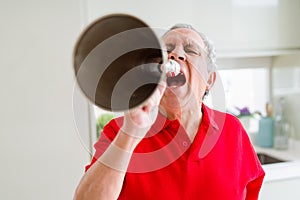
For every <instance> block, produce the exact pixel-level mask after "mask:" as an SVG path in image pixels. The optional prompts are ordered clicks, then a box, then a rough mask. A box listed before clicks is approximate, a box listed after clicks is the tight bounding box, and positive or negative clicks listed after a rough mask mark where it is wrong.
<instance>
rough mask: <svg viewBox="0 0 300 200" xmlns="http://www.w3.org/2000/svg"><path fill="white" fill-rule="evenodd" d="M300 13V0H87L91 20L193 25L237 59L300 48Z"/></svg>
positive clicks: (86, 9) (166, 26)
mask: <svg viewBox="0 0 300 200" xmlns="http://www.w3.org/2000/svg"><path fill="white" fill-rule="evenodd" d="M145 8H147V9H145ZM299 10H300V0H293V1H286V0H268V1H259V0H255V1H254V0H197V1H196V0H187V1H185V2H182V1H181V0H173V1H172V2H171V3H170V2H168V1H160V0H152V1H132V0H115V1H98V0H88V1H86V5H85V16H86V18H87V20H86V21H87V22H91V21H93V20H94V19H96V18H98V17H101V16H103V15H106V14H111V13H128V14H132V15H135V16H137V17H139V18H141V19H142V20H144V21H145V22H146V23H147V24H149V25H150V26H151V27H157V28H161V29H168V28H169V27H170V26H171V25H173V24H175V23H182V22H183V23H190V24H192V25H194V27H195V28H196V29H198V30H199V31H203V32H205V33H206V34H207V35H208V36H209V37H210V38H211V40H212V41H213V42H214V43H215V45H216V48H217V51H218V52H232V54H233V55H234V54H235V53H240V52H241V51H243V52H249V53H251V52H254V51H255V52H257V53H259V51H262V52H266V51H272V50H287V49H297V48H299V47H300V37H299V35H300V26H299V25H300V24H299V21H300V12H299Z"/></svg>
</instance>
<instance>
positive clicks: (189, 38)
mask: <svg viewBox="0 0 300 200" xmlns="http://www.w3.org/2000/svg"><path fill="white" fill-rule="evenodd" d="M163 41H164V43H165V44H168V43H175V44H176V43H187V44H189V43H193V44H196V45H197V46H199V47H200V48H201V49H203V50H207V47H206V45H205V44H204V42H203V39H202V38H201V36H200V35H199V34H198V33H197V32H196V31H194V30H192V29H189V28H176V29H173V30H171V31H169V32H167V33H166V34H165V35H164V37H163Z"/></svg>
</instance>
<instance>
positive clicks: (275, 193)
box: [259, 178, 300, 200]
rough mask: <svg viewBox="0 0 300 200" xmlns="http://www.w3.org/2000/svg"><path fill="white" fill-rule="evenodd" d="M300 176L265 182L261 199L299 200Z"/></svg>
mask: <svg viewBox="0 0 300 200" xmlns="http://www.w3.org/2000/svg"><path fill="white" fill-rule="evenodd" d="M299 185H300V178H295V179H287V180H280V181H272V182H267V183H264V184H263V186H262V189H261V191H260V196H259V200H269V199H272V200H282V199H288V200H298V199H300V190H299Z"/></svg>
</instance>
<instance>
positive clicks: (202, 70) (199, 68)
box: [188, 58, 209, 84]
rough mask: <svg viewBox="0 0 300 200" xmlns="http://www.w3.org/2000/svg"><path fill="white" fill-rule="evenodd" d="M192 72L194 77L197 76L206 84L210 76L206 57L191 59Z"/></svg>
mask: <svg viewBox="0 0 300 200" xmlns="http://www.w3.org/2000/svg"><path fill="white" fill-rule="evenodd" d="M188 62H189V63H190V74H191V76H192V78H197V79H198V80H200V81H201V82H202V83H204V84H206V83H207V81H208V78H209V73H208V68H207V62H206V60H205V59H202V58H201V59H199V58H197V59H189V60H188Z"/></svg>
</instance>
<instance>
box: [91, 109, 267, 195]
mask: <svg viewBox="0 0 300 200" xmlns="http://www.w3.org/2000/svg"><path fill="white" fill-rule="evenodd" d="M202 113H203V117H202V122H201V124H200V127H199V129H198V132H197V135H196V136H195V138H194V141H193V142H190V139H189V137H188V136H187V134H186V132H185V130H184V128H183V127H182V126H181V125H180V123H179V121H178V120H172V121H171V120H168V119H166V118H165V117H164V116H162V115H161V114H158V117H157V119H156V122H155V123H154V125H153V126H152V128H151V130H150V131H149V132H148V134H147V135H146V137H145V138H144V139H143V140H142V141H141V142H140V143H139V145H138V146H137V147H136V149H135V151H134V154H133V156H132V158H131V160H130V164H129V166H128V170H127V173H126V176H125V179H124V184H123V188H122V191H121V194H120V196H119V199H120V200H123V199H124V200H125V199H129V200H136V199H143V200H147V199H149V200H153V199H163V200H169V199H171V200H186V199H187V200H194V199H195V200H196V199H197V200H198V199H204V200H215V199H216V200H219V199H225V200H235V199H236V200H242V199H247V200H252V199H257V198H258V194H259V191H260V188H261V184H262V181H263V178H264V175H265V173H264V171H263V169H262V167H261V164H260V162H259V160H258V158H257V156H256V153H255V151H254V149H253V147H252V145H251V143H250V140H249V138H248V135H247V133H246V132H245V130H244V129H243V127H242V125H241V123H240V122H239V120H238V119H237V118H235V117H234V116H232V115H230V114H227V113H222V112H219V111H215V110H212V109H210V108H208V107H207V106H205V105H204V104H202ZM122 122H123V118H118V119H115V120H112V121H111V122H110V123H109V124H108V125H107V126H106V127H105V128H104V130H103V132H102V134H101V137H100V139H99V141H98V142H97V143H96V144H95V149H96V153H95V155H94V158H93V160H92V162H91V164H90V165H88V166H86V170H88V169H89V167H90V166H91V165H92V164H93V163H94V162H96V160H97V158H99V156H101V155H102V153H103V152H104V151H105V149H106V148H107V147H108V145H109V144H110V142H111V141H112V140H113V138H114V137H115V135H116V134H117V133H118V131H119V128H120V126H121V125H122Z"/></svg>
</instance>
